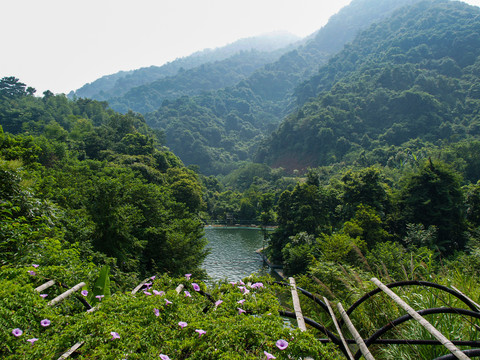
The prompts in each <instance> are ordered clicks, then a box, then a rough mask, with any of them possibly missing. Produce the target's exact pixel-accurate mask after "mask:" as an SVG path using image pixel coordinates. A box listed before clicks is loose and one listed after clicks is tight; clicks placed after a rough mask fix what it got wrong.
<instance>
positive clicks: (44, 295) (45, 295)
mask: <svg viewBox="0 0 480 360" xmlns="http://www.w3.org/2000/svg"><path fill="white" fill-rule="evenodd" d="M40 296H41V297H42V298H44V299H45V298H46V297H47V296H48V294H40Z"/></svg>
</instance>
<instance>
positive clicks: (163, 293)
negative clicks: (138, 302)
mask: <svg viewBox="0 0 480 360" xmlns="http://www.w3.org/2000/svg"><path fill="white" fill-rule="evenodd" d="M152 291H153V293H154V294H155V295H160V296H163V295H165V291H157V290H152Z"/></svg>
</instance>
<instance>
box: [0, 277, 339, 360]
mask: <svg viewBox="0 0 480 360" xmlns="http://www.w3.org/2000/svg"><path fill="white" fill-rule="evenodd" d="M1 278H2V280H1V286H0V288H1V289H2V290H1V292H2V294H1V295H2V297H1V298H2V299H3V300H4V301H2V302H1V303H0V322H1V324H2V327H1V330H0V337H1V340H2V341H1V344H2V345H1V347H0V355H1V356H2V358H4V359H14V358H18V356H20V355H21V356H22V357H23V358H25V359H38V358H47V357H48V358H58V357H59V356H60V355H61V354H62V353H63V352H65V351H66V350H68V348H70V347H71V346H72V345H73V344H75V343H76V342H78V341H85V343H84V345H83V346H82V347H81V348H80V349H79V350H78V352H79V357H80V358H90V359H110V358H112V359H113V358H115V359H116V358H119V357H125V356H126V357H128V358H129V359H154V358H157V359H158V356H159V354H165V355H168V356H169V357H170V358H172V359H174V358H175V359H177V358H178V359H187V358H195V359H227V358H228V359H240V358H247V359H263V358H265V355H264V351H268V352H269V353H272V354H274V355H275V356H276V357H277V358H278V359H288V358H292V357H294V358H299V357H307V356H308V357H314V358H318V357H324V356H327V354H328V358H330V359H336V358H339V355H338V353H336V352H335V351H334V350H333V348H332V347H331V346H329V345H322V344H320V342H318V341H317V340H316V339H315V337H314V334H313V333H312V332H301V331H300V330H299V329H293V328H291V327H287V326H285V323H284V321H283V319H282V318H281V317H280V316H279V315H278V310H279V304H278V301H277V297H276V292H277V291H278V290H279V289H278V287H277V286H271V285H268V283H269V282H270V281H271V279H266V278H249V279H248V281H252V282H262V284H263V286H262V287H259V288H257V289H253V288H252V289H250V290H249V293H247V294H243V293H242V291H241V286H240V285H239V284H238V285H236V286H232V285H230V284H222V283H220V284H217V285H215V286H214V287H213V288H210V289H208V291H210V293H211V296H212V297H213V299H216V300H222V303H220V304H219V305H217V306H214V305H213V304H212V303H210V302H209V301H208V300H207V299H206V298H205V297H204V296H202V295H200V293H197V292H195V291H193V290H191V283H190V281H187V282H186V283H185V279H184V278H183V279H178V278H169V277H166V276H164V277H161V278H157V279H156V280H155V281H152V284H151V288H150V289H149V290H148V291H146V292H145V293H143V292H139V293H137V294H136V295H131V294H130V293H124V294H122V293H116V294H114V295H112V296H111V297H110V298H105V299H104V300H102V301H101V302H100V303H99V304H98V309H97V310H96V311H94V312H77V313H75V314H73V315H70V316H65V315H64V314H62V312H61V311H60V308H52V307H49V306H47V305H46V301H45V300H43V299H41V298H40V296H39V295H38V294H37V293H36V292H35V291H33V288H32V287H31V285H30V284H28V282H27V283H25V282H24V283H23V284H22V285H23V286H22V285H19V284H14V283H13V281H6V280H3V276H2V277H1ZM245 281H247V279H245ZM197 282H198V281H197ZM179 283H184V284H185V285H186V288H187V289H189V290H190V292H191V295H192V296H191V297H186V296H185V294H184V292H181V293H180V294H177V292H176V291H175V287H176V286H177V285H178V284H179ZM200 285H201V286H202V288H204V289H205V285H204V284H200ZM154 290H155V291H157V292H159V291H163V292H164V294H163V295H155V294H154ZM147 293H148V294H151V295H148V294H147ZM19 297H20V299H21V300H22V302H21V303H18V302H17V301H16V299H19ZM241 299H244V300H245V302H244V303H243V304H242V305H239V304H238V301H239V300H241ZM166 300H168V301H169V302H170V303H168V302H167V301H166ZM67 301H75V300H74V299H72V300H67ZM20 304H21V306H20ZM240 306H241V307H242V308H243V309H244V310H246V311H247V312H248V314H239V311H238V308H239V307H240ZM156 311H157V313H156ZM11 314H14V316H11ZM157 314H158V315H157ZM252 315H254V316H252ZM45 318H47V319H49V320H50V321H51V324H50V326H48V327H45V328H42V327H41V326H40V321H41V320H42V319H45ZM180 321H183V322H186V323H187V325H186V326H185V327H184V328H182V327H180V326H179V322H180ZM15 328H19V329H22V330H23V335H21V336H19V337H15V336H13V335H12V333H11V332H12V330H13V329H15ZM60 329H61V331H60ZM200 329H201V330H203V331H205V334H203V335H200V334H199V333H198V332H196V330H200ZM112 332H115V333H117V334H118V336H119V337H118V338H116V339H114V338H113V336H112V335H111V333H112ZM32 337H35V338H37V339H38V341H36V342H35V343H34V345H30V344H29V343H28V342H27V341H26V340H27V339H30V338H32ZM278 339H286V340H287V341H288V342H289V345H288V347H287V349H285V350H283V351H281V350H279V349H278V348H277V347H276V346H275V342H276V341H277V340H278ZM239 354H241V355H239ZM240 356H241V357H240Z"/></svg>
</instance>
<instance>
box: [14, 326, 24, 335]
mask: <svg viewBox="0 0 480 360" xmlns="http://www.w3.org/2000/svg"><path fill="white" fill-rule="evenodd" d="M12 334H13V336H16V337H19V336H21V335H22V334H23V331H22V330H21V329H19V328H16V329H13V330H12Z"/></svg>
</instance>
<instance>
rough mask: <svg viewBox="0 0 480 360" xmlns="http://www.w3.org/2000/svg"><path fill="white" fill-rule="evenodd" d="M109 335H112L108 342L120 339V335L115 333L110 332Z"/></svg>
mask: <svg viewBox="0 0 480 360" xmlns="http://www.w3.org/2000/svg"><path fill="white" fill-rule="evenodd" d="M110 335H112V338H111V339H110V340H115V339H120V335H118V333H117V332H115V331H112V332H110Z"/></svg>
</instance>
